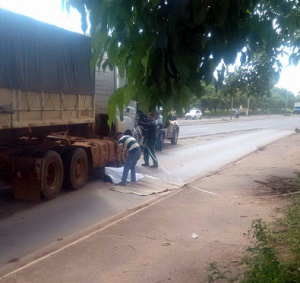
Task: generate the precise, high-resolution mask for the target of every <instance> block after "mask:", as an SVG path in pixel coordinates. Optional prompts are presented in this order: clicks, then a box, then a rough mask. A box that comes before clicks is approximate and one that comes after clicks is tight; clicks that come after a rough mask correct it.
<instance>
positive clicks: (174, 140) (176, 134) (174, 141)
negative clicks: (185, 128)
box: [171, 130, 178, 145]
mask: <svg viewBox="0 0 300 283" xmlns="http://www.w3.org/2000/svg"><path fill="white" fill-rule="evenodd" d="M177 142H178V130H175V131H174V136H173V137H172V138H171V144H173V145H175V144H177Z"/></svg>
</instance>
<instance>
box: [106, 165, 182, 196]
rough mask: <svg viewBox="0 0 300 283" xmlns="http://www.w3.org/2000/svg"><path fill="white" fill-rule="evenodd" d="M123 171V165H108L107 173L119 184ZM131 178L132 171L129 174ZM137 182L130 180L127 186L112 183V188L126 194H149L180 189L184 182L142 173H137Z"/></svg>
mask: <svg viewBox="0 0 300 283" xmlns="http://www.w3.org/2000/svg"><path fill="white" fill-rule="evenodd" d="M122 173H123V167H120V168H112V167H106V168H105V174H106V175H108V176H110V177H111V179H112V181H113V183H114V184H117V183H119V182H121V177H122ZM128 176H129V178H130V172H129V174H128ZM136 180H137V182H134V183H133V182H130V179H129V180H128V183H127V186H126V187H123V186H116V185H112V186H111V190H114V191H117V192H120V193H126V194H136V195H139V196H148V195H152V194H158V193H163V192H167V191H171V190H175V189H178V188H180V187H181V186H182V184H172V183H169V182H167V181H164V180H162V179H160V178H156V177H153V176H149V175H143V174H140V173H136Z"/></svg>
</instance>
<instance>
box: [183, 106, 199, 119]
mask: <svg viewBox="0 0 300 283" xmlns="http://www.w3.org/2000/svg"><path fill="white" fill-rule="evenodd" d="M201 118H202V112H201V110H199V109H192V110H190V112H188V113H186V114H185V120H188V119H193V120H196V119H201Z"/></svg>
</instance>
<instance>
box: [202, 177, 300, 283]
mask: <svg viewBox="0 0 300 283" xmlns="http://www.w3.org/2000/svg"><path fill="white" fill-rule="evenodd" d="M295 186H296V189H297V190H299V187H300V177H299V175H298V177H297V180H296V185H295ZM249 234H250V235H251V236H252V237H253V238H254V239H255V243H254V245H253V246H252V247H249V248H248V249H247V250H246V253H245V255H244V258H243V260H242V261H241V262H239V267H238V268H237V270H235V271H234V273H235V274H233V272H232V271H228V270H226V269H224V268H220V267H219V266H218V265H217V263H215V262H213V263H211V264H210V265H209V267H208V271H209V276H208V278H207V281H208V282H209V283H213V282H220V281H222V282H241V283H299V282H300V196H297V197H296V198H295V199H294V203H293V205H291V206H289V207H288V208H287V209H286V211H285V214H284V216H283V217H282V218H281V219H278V220H276V221H275V222H273V223H267V222H265V221H263V220H262V219H259V220H256V221H254V222H253V223H252V226H251V229H250V231H249Z"/></svg>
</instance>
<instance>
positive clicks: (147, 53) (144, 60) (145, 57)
mask: <svg viewBox="0 0 300 283" xmlns="http://www.w3.org/2000/svg"><path fill="white" fill-rule="evenodd" d="M150 50H151V47H149V48H148V50H147V52H146V55H145V56H144V57H143V58H142V60H141V63H142V65H143V66H144V69H145V72H144V75H146V74H147V70H148V61H149V54H150Z"/></svg>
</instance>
